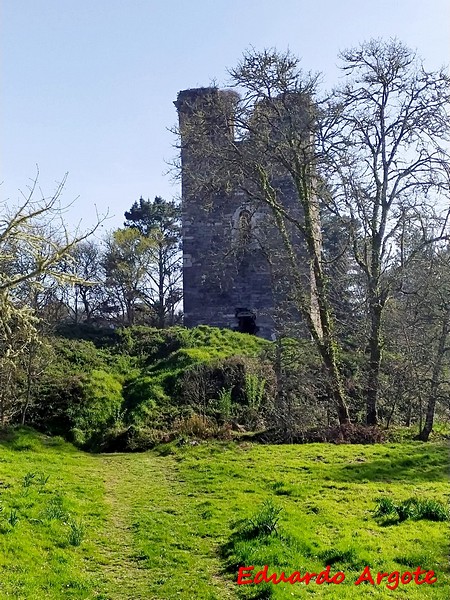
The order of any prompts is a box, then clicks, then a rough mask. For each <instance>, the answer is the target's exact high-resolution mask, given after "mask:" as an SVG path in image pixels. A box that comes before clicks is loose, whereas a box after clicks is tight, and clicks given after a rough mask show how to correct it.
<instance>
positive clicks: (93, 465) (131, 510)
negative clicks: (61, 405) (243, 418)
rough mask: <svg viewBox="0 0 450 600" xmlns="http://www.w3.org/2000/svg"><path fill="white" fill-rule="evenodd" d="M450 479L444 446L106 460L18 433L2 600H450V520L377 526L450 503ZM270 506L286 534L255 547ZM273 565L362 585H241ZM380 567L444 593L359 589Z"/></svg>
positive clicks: (9, 450)
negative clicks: (380, 514)
mask: <svg viewBox="0 0 450 600" xmlns="http://www.w3.org/2000/svg"><path fill="white" fill-rule="evenodd" d="M448 467H449V457H448V449H447V447H446V445H445V444H444V443H441V442H434V443H429V444H421V443H417V442H405V443H403V444H387V445H382V446H345V445H341V446H333V445H325V444H310V445H303V446H257V445H252V444H241V445H236V444H218V443H209V444H200V445H197V446H185V447H182V448H174V447H173V446H168V447H162V448H161V449H160V451H159V453H158V452H148V453H145V454H109V455H90V454H86V453H83V452H80V451H79V450H76V449H74V448H73V447H72V446H70V445H69V444H66V443H65V442H63V441H62V440H60V439H58V438H55V439H51V438H46V437H44V436H40V435H38V434H35V433H33V432H30V431H26V430H21V431H18V432H14V433H10V434H8V435H3V437H2V439H1V440H0V509H1V512H0V544H1V548H0V599H1V600H3V599H4V598H5V599H6V598H15V599H20V600H42V599H49V600H56V599H58V600H59V599H66V598H67V599H74V600H75V599H77V600H78V599H84V598H86V599H87V598H89V599H90V598H97V599H102V600H106V599H108V600H119V599H120V600H122V599H123V600H140V599H142V600H144V599H145V600H151V599H164V598H167V599H172V598H174V599H175V598H182V599H186V600H188V599H196V598H198V599H205V600H208V599H210V600H212V599H221V598H224V599H226V598H242V597H245V598H272V597H273V598H292V597H297V598H305V597H306V598H307V597H317V598H322V597H323V598H336V599H337V598H344V599H345V598H365V597H367V598H394V597H396V598H404V599H405V600H414V599H419V598H429V599H437V600H439V599H442V600H444V599H448V598H449V597H450V572H449V568H448V532H449V527H448V522H433V521H430V520H419V521H415V520H406V521H404V522H400V523H399V522H394V521H392V520H391V521H389V520H388V519H384V520H380V519H375V518H374V514H373V512H374V508H375V499H376V498H377V497H379V496H388V497H390V498H392V499H393V500H394V501H396V502H399V501H401V500H405V499H407V498H410V497H418V498H430V499H437V500H441V501H444V502H446V503H448V501H449V489H448ZM266 500H270V501H271V502H272V504H273V506H274V507H275V508H277V509H280V512H279V522H278V525H277V530H276V531H275V532H274V533H272V534H271V535H265V536H259V537H256V536H251V535H249V536H243V535H241V534H242V531H243V530H244V529H245V526H246V524H247V528H248V521H245V520H246V519H247V520H248V519H249V518H252V517H253V518H254V517H255V515H256V514H257V513H258V512H261V509H262V507H263V502H264V501H266ZM242 520H244V523H242V522H241V523H239V521H242ZM233 523H234V529H231V528H230V526H231V525H232V524H233ZM265 564H267V565H268V567H269V574H270V573H272V572H274V571H275V572H277V573H278V574H280V573H281V571H285V572H286V574H287V575H289V574H290V573H292V572H293V571H300V572H301V573H302V575H303V574H304V572H305V571H314V572H319V571H320V570H323V569H324V568H325V566H326V565H330V568H331V573H335V572H336V571H339V570H342V571H343V572H344V573H345V575H346V580H345V581H344V583H342V584H341V585H332V584H331V585H327V584H324V585H317V584H316V583H314V582H311V583H310V584H309V585H305V584H304V583H296V584H294V585H290V584H289V583H280V584H279V585H273V584H260V585H242V586H238V585H237V584H236V580H237V570H238V567H239V566H249V565H253V566H255V572H256V570H258V569H260V568H261V567H262V566H263V565H265ZM366 565H370V567H371V570H372V573H374V574H375V575H376V573H377V572H378V571H383V572H392V571H400V572H404V571H408V570H409V571H413V570H415V569H416V568H417V567H419V566H421V567H422V568H423V569H429V570H434V571H435V572H436V574H437V582H436V583H435V584H434V585H426V584H424V585H420V586H419V585H416V584H414V583H410V584H408V585H401V584H400V585H399V587H398V588H397V589H395V590H389V589H387V587H386V584H381V585H379V586H372V585H370V584H362V585H360V586H355V585H354V581H355V580H356V578H357V577H358V575H359V574H360V573H361V572H362V570H363V568H364V567H365V566H366Z"/></svg>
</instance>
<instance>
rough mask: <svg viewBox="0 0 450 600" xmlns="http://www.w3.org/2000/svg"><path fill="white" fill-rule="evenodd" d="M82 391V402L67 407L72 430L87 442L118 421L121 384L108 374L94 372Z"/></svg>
mask: <svg viewBox="0 0 450 600" xmlns="http://www.w3.org/2000/svg"><path fill="white" fill-rule="evenodd" d="M83 391H84V398H83V400H82V402H81V403H80V404H78V405H76V406H71V407H69V414H71V417H72V419H73V423H74V430H79V431H81V432H83V434H84V435H85V436H86V439H87V440H89V438H90V437H92V436H93V435H94V434H98V433H100V432H101V431H103V430H105V429H106V428H107V427H109V426H111V425H112V423H114V422H115V421H117V420H118V419H119V417H120V412H121V408H122V402H123V398H122V384H121V383H120V382H119V381H117V379H116V378H115V377H114V376H113V375H111V374H110V373H106V372H105V371H103V370H94V371H92V373H91V374H90V376H89V377H88V378H87V381H86V383H85V385H84V388H83Z"/></svg>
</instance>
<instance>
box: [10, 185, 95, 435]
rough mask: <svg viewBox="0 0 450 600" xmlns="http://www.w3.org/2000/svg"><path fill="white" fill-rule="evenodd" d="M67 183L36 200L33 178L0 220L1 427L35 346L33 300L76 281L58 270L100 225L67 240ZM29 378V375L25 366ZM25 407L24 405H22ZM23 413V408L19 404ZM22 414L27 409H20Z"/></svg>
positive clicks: (15, 406) (14, 406) (13, 409)
mask: <svg viewBox="0 0 450 600" xmlns="http://www.w3.org/2000/svg"><path fill="white" fill-rule="evenodd" d="M65 181H66V177H64V179H63V181H62V182H61V183H60V184H59V185H58V187H57V190H56V192H55V193H54V194H53V195H52V196H50V197H48V198H46V197H43V196H41V197H40V198H37V194H38V188H37V177H36V178H35V179H34V180H33V182H32V184H31V186H30V187H29V188H28V191H27V193H26V194H23V202H22V203H21V204H20V205H19V206H17V207H15V208H10V207H8V206H7V204H6V202H4V203H3V208H2V211H1V216H0V383H1V385H0V422H1V424H2V425H4V424H5V423H7V421H8V419H10V418H11V417H12V416H14V415H15V414H16V413H17V412H19V411H20V410H21V400H20V398H18V395H17V381H18V379H19V378H20V376H21V373H22V372H23V366H24V362H26V357H27V356H30V352H32V349H33V348H34V347H36V346H37V345H38V344H39V343H40V340H39V320H38V318H37V316H36V312H35V309H36V305H34V304H33V300H32V299H33V298H36V296H37V295H38V294H41V293H42V292H43V291H44V290H45V288H46V287H47V286H52V285H53V284H54V283H55V282H57V283H63V282H68V281H72V282H74V281H76V280H77V278H76V275H75V274H74V272H73V270H70V269H67V268H66V266H64V268H63V267H62V263H64V262H65V261H66V259H67V257H68V256H69V253H70V251H71V250H72V249H73V248H74V247H75V246H76V245H77V244H78V243H79V242H80V241H82V240H84V239H86V238H87V237H88V236H89V235H90V234H91V233H93V232H94V231H95V230H96V229H97V227H99V225H100V223H101V221H102V220H101V219H98V220H97V223H96V224H95V225H94V226H93V227H92V228H90V229H89V230H87V231H84V232H81V231H80V230H77V231H75V233H73V234H71V233H70V232H69V231H68V229H67V227H66V225H65V223H64V219H63V214H64V207H63V206H62V205H61V203H60V196H61V193H62V190H63V188H64V184H65ZM29 367H30V368H29V369H28V373H29V374H30V375H31V373H32V369H31V365H29ZM25 406H27V401H25ZM22 407H23V403H22ZM25 412H26V408H25Z"/></svg>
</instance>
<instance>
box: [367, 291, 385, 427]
mask: <svg viewBox="0 0 450 600" xmlns="http://www.w3.org/2000/svg"><path fill="white" fill-rule="evenodd" d="M370 304H371V306H370V313H371V314H370V320H371V323H370V337H369V368H368V374H367V390H366V424H367V425H371V426H373V425H377V424H378V409H377V404H378V384H379V377H380V365H381V312H382V304H381V302H380V300H379V299H378V298H376V297H375V298H374V297H372V298H371V300H370Z"/></svg>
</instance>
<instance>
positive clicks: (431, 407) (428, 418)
mask: <svg viewBox="0 0 450 600" xmlns="http://www.w3.org/2000/svg"><path fill="white" fill-rule="evenodd" d="M449 317H450V313H447V314H446V316H445V318H444V323H443V324H442V329H441V333H440V336H439V343H438V351H437V356H436V360H435V362H434V366H433V374H432V377H431V384H430V394H429V396H428V403H427V412H426V415H425V425H424V426H423V429H422V430H421V432H420V433H419V435H418V436H417V439H419V440H421V441H422V442H428V438H429V437H430V433H431V432H432V430H433V422H434V412H435V408H436V399H437V395H438V390H439V379H440V375H441V369H442V362H443V360H444V355H445V350H446V348H445V346H446V341H447V336H448V334H449V325H450V322H449Z"/></svg>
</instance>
